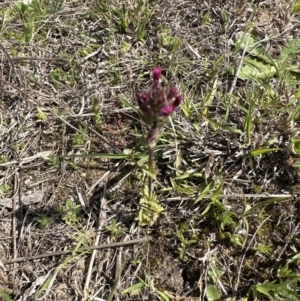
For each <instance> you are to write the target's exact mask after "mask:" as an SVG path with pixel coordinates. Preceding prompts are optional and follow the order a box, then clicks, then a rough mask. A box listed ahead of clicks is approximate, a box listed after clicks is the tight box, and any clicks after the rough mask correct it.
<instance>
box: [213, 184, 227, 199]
mask: <svg viewBox="0 0 300 301" xmlns="http://www.w3.org/2000/svg"><path fill="white" fill-rule="evenodd" d="M224 181H225V179H222V181H221V183H220V185H219V186H218V188H217V189H216V191H215V192H214V193H213V194H212V196H211V200H212V201H213V202H215V201H216V200H217V198H218V197H219V194H220V193H221V191H222V188H223V184H224Z"/></svg>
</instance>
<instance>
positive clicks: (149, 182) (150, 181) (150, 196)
mask: <svg viewBox="0 0 300 301" xmlns="http://www.w3.org/2000/svg"><path fill="white" fill-rule="evenodd" d="M148 152H149V160H148V171H149V173H151V174H152V173H154V166H153V164H154V160H153V148H152V147H151V146H150V145H149V149H148ZM148 189H149V190H148V192H149V200H151V199H152V177H151V176H149V175H148Z"/></svg>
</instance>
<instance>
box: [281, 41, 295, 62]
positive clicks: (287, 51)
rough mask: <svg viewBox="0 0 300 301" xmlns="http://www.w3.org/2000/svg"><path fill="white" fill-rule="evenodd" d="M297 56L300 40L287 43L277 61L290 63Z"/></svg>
mask: <svg viewBox="0 0 300 301" xmlns="http://www.w3.org/2000/svg"><path fill="white" fill-rule="evenodd" d="M297 54H300V39H294V40H291V41H289V42H288V44H287V45H286V46H284V47H283V48H282V50H281V52H280V55H279V57H278V59H279V60H280V61H282V62H286V61H291V60H292V59H293V58H294V57H295V55H297Z"/></svg>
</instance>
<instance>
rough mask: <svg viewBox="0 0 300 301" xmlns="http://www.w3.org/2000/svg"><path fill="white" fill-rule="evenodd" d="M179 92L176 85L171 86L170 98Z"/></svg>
mask: <svg viewBox="0 0 300 301" xmlns="http://www.w3.org/2000/svg"><path fill="white" fill-rule="evenodd" d="M176 94H177V89H176V88H175V87H171V88H170V90H169V93H168V97H167V98H168V100H171V99H172V98H173V97H175V96H176Z"/></svg>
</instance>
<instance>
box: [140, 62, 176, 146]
mask: <svg viewBox="0 0 300 301" xmlns="http://www.w3.org/2000/svg"><path fill="white" fill-rule="evenodd" d="M160 76H161V68H160V67H155V68H153V70H152V79H153V81H152V85H151V87H150V89H149V90H148V91H147V92H143V93H141V94H139V95H138V96H137V102H138V105H139V108H140V113H141V118H142V119H143V121H144V122H146V123H147V124H149V125H150V126H151V130H150V133H149V135H148V137H147V141H148V143H149V144H151V145H154V144H155V143H156V141H157V140H158V139H159V135H160V133H161V131H162V128H163V126H164V124H165V123H167V122H168V117H169V116H170V115H171V114H172V113H173V112H174V111H175V109H176V108H177V107H178V106H179V105H180V103H181V101H182V96H181V95H179V94H178V91H177V89H176V88H175V87H163V86H162V85H161V83H160V81H159V80H160Z"/></svg>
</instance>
